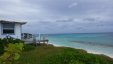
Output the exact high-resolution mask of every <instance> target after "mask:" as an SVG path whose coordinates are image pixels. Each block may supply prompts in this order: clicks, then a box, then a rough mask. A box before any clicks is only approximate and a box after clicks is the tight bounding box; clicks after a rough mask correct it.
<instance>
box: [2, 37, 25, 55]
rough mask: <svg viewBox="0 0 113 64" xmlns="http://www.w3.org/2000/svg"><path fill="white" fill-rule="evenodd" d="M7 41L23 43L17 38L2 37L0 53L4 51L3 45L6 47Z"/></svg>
mask: <svg viewBox="0 0 113 64" xmlns="http://www.w3.org/2000/svg"><path fill="white" fill-rule="evenodd" d="M9 43H13V44H14V43H24V42H23V41H21V40H19V39H13V38H4V39H0V55H1V54H3V53H4V51H5V50H4V47H7V45H8V44H9Z"/></svg>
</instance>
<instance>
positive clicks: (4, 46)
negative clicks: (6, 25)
mask: <svg viewBox="0 0 113 64" xmlns="http://www.w3.org/2000/svg"><path fill="white" fill-rule="evenodd" d="M0 46H1V49H0V53H1V55H0V64H12V63H13V62H14V61H15V60H18V59H19V57H20V54H21V52H22V50H23V47H24V43H23V42H22V41H21V40H18V39H12V38H9V39H0Z"/></svg>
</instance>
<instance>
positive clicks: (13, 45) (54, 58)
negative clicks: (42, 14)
mask: <svg viewBox="0 0 113 64" xmlns="http://www.w3.org/2000/svg"><path fill="white" fill-rule="evenodd" d="M23 48H24V50H23ZM22 51H23V53H22V54H21V52H22ZM20 54H21V55H20ZM0 64H113V59H112V58H109V57H107V56H104V55H97V54H90V53H87V52H86V51H84V50H81V49H74V48H68V47H54V46H53V45H46V44H42V45H40V46H38V47H35V46H33V45H24V44H23V41H21V40H18V39H12V38H10V39H0Z"/></svg>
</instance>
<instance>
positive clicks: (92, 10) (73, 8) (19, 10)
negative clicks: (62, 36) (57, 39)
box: [0, 0, 113, 33]
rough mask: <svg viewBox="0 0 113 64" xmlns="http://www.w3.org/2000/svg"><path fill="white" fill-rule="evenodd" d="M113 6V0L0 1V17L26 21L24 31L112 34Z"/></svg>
mask: <svg viewBox="0 0 113 64" xmlns="http://www.w3.org/2000/svg"><path fill="white" fill-rule="evenodd" d="M112 3H113V1H112V0H84V1H83V0H76V2H75V0H0V8H1V9H0V18H1V19H16V20H23V21H27V22H28V23H27V24H26V25H24V26H23V27H24V28H23V31H24V32H32V33H37V32H40V33H63V32H67V33H70V32H93V31H94V32H105V31H113V29H112V27H113V19H112V17H113V12H112V11H113V4H112ZM96 28H97V29H96ZM28 29H31V30H30V31H29V30H28Z"/></svg>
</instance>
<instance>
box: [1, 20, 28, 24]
mask: <svg viewBox="0 0 113 64" xmlns="http://www.w3.org/2000/svg"><path fill="white" fill-rule="evenodd" d="M0 23H19V24H26V23H27V22H18V21H10V20H8V21H7V20H0Z"/></svg>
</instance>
